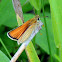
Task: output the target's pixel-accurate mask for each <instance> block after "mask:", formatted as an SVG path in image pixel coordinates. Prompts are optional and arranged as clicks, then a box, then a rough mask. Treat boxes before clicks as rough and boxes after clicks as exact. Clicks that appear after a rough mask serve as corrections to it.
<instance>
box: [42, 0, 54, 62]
mask: <svg viewBox="0 0 62 62" xmlns="http://www.w3.org/2000/svg"><path fill="white" fill-rule="evenodd" d="M42 3H43V16H44V23H45V29H46V35H47V41H48V46H49V52H50V61H51V62H53V59H52V53H51V46H50V41H49V36H48V30H47V23H46V18H45V11H44V2H43V0H42Z"/></svg>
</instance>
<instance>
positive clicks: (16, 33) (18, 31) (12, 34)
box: [7, 18, 36, 40]
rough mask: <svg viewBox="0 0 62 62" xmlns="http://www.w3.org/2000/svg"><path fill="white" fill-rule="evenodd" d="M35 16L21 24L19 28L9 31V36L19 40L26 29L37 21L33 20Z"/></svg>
mask: <svg viewBox="0 0 62 62" xmlns="http://www.w3.org/2000/svg"><path fill="white" fill-rule="evenodd" d="M33 19H34V18H32V19H31V20H28V21H27V22H25V23H24V24H23V25H21V26H19V27H18V28H16V29H14V30H11V31H9V32H8V33H7V35H8V37H9V38H11V39H13V40H18V39H19V38H20V37H21V35H22V34H23V33H24V32H25V31H26V29H27V28H28V27H29V26H30V25H31V24H33V23H35V22H36V20H33Z"/></svg>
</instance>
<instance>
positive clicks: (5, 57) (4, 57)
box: [0, 50, 10, 62]
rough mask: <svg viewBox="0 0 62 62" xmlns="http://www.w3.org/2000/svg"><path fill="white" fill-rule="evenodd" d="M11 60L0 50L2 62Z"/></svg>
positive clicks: (0, 60) (0, 61)
mask: <svg viewBox="0 0 62 62" xmlns="http://www.w3.org/2000/svg"><path fill="white" fill-rule="evenodd" d="M9 61H10V60H9V58H8V57H7V56H6V55H5V54H4V53H3V52H2V51H1V50H0V62H9Z"/></svg>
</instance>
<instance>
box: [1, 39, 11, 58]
mask: <svg viewBox="0 0 62 62" xmlns="http://www.w3.org/2000/svg"><path fill="white" fill-rule="evenodd" d="M0 42H1V44H2V46H3V47H4V49H5V50H6V52H7V54H8V56H9V57H10V59H11V55H10V53H9V51H8V49H7V48H6V46H5V45H4V43H3V41H2V40H1V38H0Z"/></svg>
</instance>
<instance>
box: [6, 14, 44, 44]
mask: <svg viewBox="0 0 62 62" xmlns="http://www.w3.org/2000/svg"><path fill="white" fill-rule="evenodd" d="M42 25H43V23H42V22H41V21H40V17H39V15H36V16H35V17H34V18H32V19H30V20H28V21H27V22H25V23H24V24H22V25H21V26H19V27H17V28H15V29H13V30H10V31H9V32H8V33H7V36H8V37H9V38H10V39H12V40H15V41H17V42H18V44H20V43H23V42H25V41H26V40H27V39H29V37H30V36H32V35H33V34H34V33H35V32H36V33H37V31H39V30H40V29H41V26H42Z"/></svg>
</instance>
